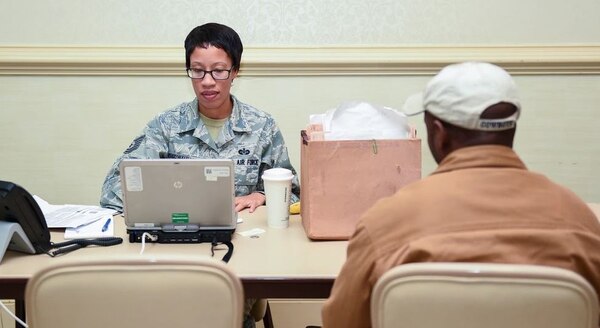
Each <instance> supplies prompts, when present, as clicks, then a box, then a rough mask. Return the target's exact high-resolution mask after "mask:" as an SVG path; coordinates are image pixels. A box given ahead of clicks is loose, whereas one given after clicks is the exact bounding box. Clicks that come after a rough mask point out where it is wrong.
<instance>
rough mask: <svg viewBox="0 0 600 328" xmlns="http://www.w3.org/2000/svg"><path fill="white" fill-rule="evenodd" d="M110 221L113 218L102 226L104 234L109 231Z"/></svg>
mask: <svg viewBox="0 0 600 328" xmlns="http://www.w3.org/2000/svg"><path fill="white" fill-rule="evenodd" d="M110 220H111V218H108V220H106V223H105V224H104V225H103V226H102V232H106V230H108V226H110Z"/></svg>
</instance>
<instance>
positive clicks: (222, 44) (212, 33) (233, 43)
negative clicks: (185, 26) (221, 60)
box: [184, 23, 244, 71]
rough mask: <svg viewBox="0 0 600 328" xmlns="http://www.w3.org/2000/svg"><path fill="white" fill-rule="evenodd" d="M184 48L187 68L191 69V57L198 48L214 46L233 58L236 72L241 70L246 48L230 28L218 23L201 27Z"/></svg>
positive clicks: (194, 30) (193, 32)
mask: <svg viewBox="0 0 600 328" xmlns="http://www.w3.org/2000/svg"><path fill="white" fill-rule="evenodd" d="M184 46H185V67H186V68H190V56H191V55H192V52H194V50H195V49H196V48H197V47H202V48H208V46H213V47H216V48H219V49H223V51H225V52H226V53H227V55H229V58H231V62H232V63H233V67H232V68H233V69H234V70H236V71H239V70H240V61H241V60H242V51H244V46H242V40H241V39H240V36H239V35H238V34H237V32H236V31H234V30H233V29H232V28H231V27H229V26H226V25H223V24H218V23H207V24H204V25H200V26H198V27H196V28H194V29H193V30H192V31H191V32H190V33H189V34H188V36H187V37H186V38H185V42H184Z"/></svg>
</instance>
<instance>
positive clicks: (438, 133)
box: [432, 119, 449, 161]
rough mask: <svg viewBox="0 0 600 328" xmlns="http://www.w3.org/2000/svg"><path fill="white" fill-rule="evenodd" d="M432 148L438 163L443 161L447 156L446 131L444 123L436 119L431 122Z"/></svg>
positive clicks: (447, 141)
mask: <svg viewBox="0 0 600 328" xmlns="http://www.w3.org/2000/svg"><path fill="white" fill-rule="evenodd" d="M432 125H433V129H434V133H433V146H434V147H435V152H436V154H437V155H438V156H439V161H441V160H442V159H444V157H446V155H447V154H448V146H449V145H448V143H449V140H448V130H447V129H446V127H445V126H444V123H442V121H440V120H438V119H434V120H433V124H432Z"/></svg>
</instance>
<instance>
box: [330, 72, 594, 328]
mask: <svg viewBox="0 0 600 328" xmlns="http://www.w3.org/2000/svg"><path fill="white" fill-rule="evenodd" d="M420 104H421V108H420V109H421V111H424V112H425V114H424V116H425V124H426V126H427V137H428V143H429V148H430V150H431V153H432V154H433V157H434V158H435V160H436V162H437V163H438V164H439V166H438V168H437V169H436V170H435V171H434V172H433V173H432V174H431V176H429V177H427V178H425V179H423V180H421V181H419V182H416V183H413V184H411V185H408V186H406V187H404V188H403V189H401V190H400V191H399V192H398V193H396V194H395V195H393V196H391V197H389V198H385V199H382V200H380V201H379V202H378V203H376V204H375V205H374V206H373V207H372V208H371V209H369V210H368V211H367V212H366V213H365V214H364V215H363V217H362V218H361V220H360V221H359V223H358V225H357V228H356V232H355V233H354V235H353V236H352V238H351V240H350V243H349V245H348V250H347V260H346V263H345V265H344V267H343V268H342V270H341V272H340V274H339V276H338V278H337V279H336V281H335V284H334V287H333V290H332V293H331V296H330V298H329V299H328V300H327V302H326V303H325V305H324V308H323V313H322V314H323V325H324V327H344V328H352V327H371V317H370V300H371V290H372V288H373V286H374V285H375V283H376V282H377V279H378V278H379V277H381V275H383V273H385V272H386V271H388V270H389V269H391V268H392V267H394V266H397V265H400V264H403V263H411V262H495V263H523V264H538V265H548V266H555V267H561V268H565V269H569V270H572V271H575V272H577V273H579V274H581V275H582V276H583V277H584V278H586V279H587V280H588V281H589V282H590V283H591V284H592V285H593V286H594V288H595V289H596V291H597V292H600V251H599V250H600V224H599V222H598V219H597V218H596V217H595V215H594V213H593V212H592V211H591V210H590V209H589V207H588V206H587V205H586V204H585V203H584V202H583V201H581V200H580V199H579V198H578V197H577V196H576V195H575V194H574V193H573V192H571V191H569V190H567V189H566V188H564V187H561V186H559V185H557V184H555V183H553V182H551V181H550V180H548V179H547V178H546V177H544V176H543V175H540V174H537V173H533V172H531V171H528V170H527V168H526V167H525V165H524V164H523V162H522V161H521V160H520V159H519V157H518V156H517V154H516V153H515V152H514V151H513V150H512V145H513V138H514V134H515V129H516V122H517V119H518V117H519V114H520V111H521V104H520V102H519V99H518V97H517V90H516V86H515V83H514V81H513V79H512V78H511V77H510V75H509V74H508V73H507V72H506V71H504V70H503V69H502V68H500V67H498V66H495V65H492V64H488V63H475V62H469V63H461V64H455V65H450V66H448V67H446V68H444V69H443V70H442V71H441V72H440V73H438V74H437V75H436V76H435V77H434V78H433V79H432V80H431V81H430V82H429V83H428V85H427V87H426V89H425V91H424V93H423V97H422V101H421V102H420Z"/></svg>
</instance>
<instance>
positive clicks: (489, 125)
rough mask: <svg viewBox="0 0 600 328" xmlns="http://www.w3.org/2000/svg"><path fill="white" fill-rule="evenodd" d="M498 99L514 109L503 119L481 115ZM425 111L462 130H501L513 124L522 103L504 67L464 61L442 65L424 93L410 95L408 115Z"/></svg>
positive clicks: (407, 103) (512, 126) (497, 101)
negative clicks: (483, 117)
mask: <svg viewBox="0 0 600 328" xmlns="http://www.w3.org/2000/svg"><path fill="white" fill-rule="evenodd" d="M501 102H504V103H510V104H512V105H514V106H515V107H517V110H516V111H515V113H514V114H513V115H511V116H509V117H506V118H501V119H482V118H481V113H483V111H484V110H486V109H487V108H488V107H490V106H492V105H495V104H498V103H501ZM424 111H428V112H430V113H431V114H432V115H434V116H435V117H437V118H439V119H440V120H442V121H444V122H447V123H450V124H452V125H456V126H459V127H462V128H465V129H469V130H481V131H502V130H508V129H512V128H514V127H515V126H516V122H517V119H518V118H519V114H520V112H521V103H520V101H519V97H518V94H517V86H516V84H515V81H514V80H513V79H512V77H511V76H510V75H509V74H508V73H507V72H506V71H505V70H504V69H502V68H500V67H498V66H496V65H493V64H490V63H483V62H465V63H460V64H452V65H448V66H446V67H444V68H443V69H442V70H441V71H440V72H439V73H438V74H437V75H436V76H435V77H433V79H431V81H429V83H428V84H427V86H426V87H425V91H424V92H423V93H420V94H417V95H413V96H411V97H409V98H408V99H407V101H406V103H405V104H404V112H405V113H407V115H415V114H419V113H422V112H424ZM411 112H412V113H411Z"/></svg>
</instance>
